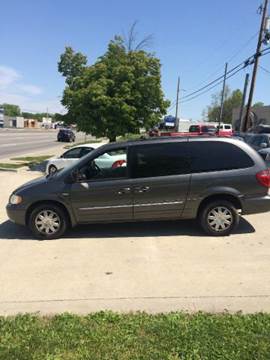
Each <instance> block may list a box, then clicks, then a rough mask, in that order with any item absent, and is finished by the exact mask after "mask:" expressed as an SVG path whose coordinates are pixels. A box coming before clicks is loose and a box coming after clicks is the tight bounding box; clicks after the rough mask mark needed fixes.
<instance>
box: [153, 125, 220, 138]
mask: <svg viewBox="0 0 270 360" xmlns="http://www.w3.org/2000/svg"><path fill="white" fill-rule="evenodd" d="M216 133H217V128H216V127H215V126H214V125H207V124H198V125H191V126H190V127H189V131H188V132H176V131H175V132H173V131H171V132H163V133H161V134H160V135H161V136H198V135H216Z"/></svg>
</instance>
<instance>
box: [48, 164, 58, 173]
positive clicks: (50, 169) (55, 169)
mask: <svg viewBox="0 0 270 360" xmlns="http://www.w3.org/2000/svg"><path fill="white" fill-rule="evenodd" d="M56 171H57V167H56V166H54V165H50V166H49V170H48V172H49V174H50V175H51V174H54V173H55V172H56Z"/></svg>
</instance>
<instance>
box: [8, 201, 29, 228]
mask: <svg viewBox="0 0 270 360" xmlns="http://www.w3.org/2000/svg"><path fill="white" fill-rule="evenodd" d="M6 211H7V215H8V217H9V219H10V220H11V221H12V222H14V223H15V224H18V225H26V224H25V209H22V208H19V207H18V206H17V205H11V204H8V205H7V207H6Z"/></svg>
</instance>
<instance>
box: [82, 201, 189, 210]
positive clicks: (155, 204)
mask: <svg viewBox="0 0 270 360" xmlns="http://www.w3.org/2000/svg"><path fill="white" fill-rule="evenodd" d="M183 203H184V201H164V202H158V203H142V204H134V205H112V206H92V207H86V208H79V210H80V211H88V210H102V209H104V210H105V209H119V208H131V207H133V206H134V207H144V206H161V205H180V204H183Z"/></svg>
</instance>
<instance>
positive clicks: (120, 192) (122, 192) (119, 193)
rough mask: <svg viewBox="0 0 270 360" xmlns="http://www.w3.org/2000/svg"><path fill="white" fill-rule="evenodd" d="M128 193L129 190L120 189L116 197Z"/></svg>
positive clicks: (127, 188)
mask: <svg viewBox="0 0 270 360" xmlns="http://www.w3.org/2000/svg"><path fill="white" fill-rule="evenodd" d="M130 192H131V188H129V187H126V188H123V189H120V190H119V191H118V192H117V193H118V195H124V194H129V193H130Z"/></svg>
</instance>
